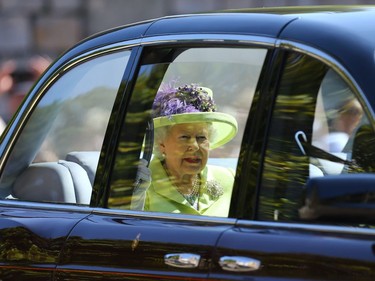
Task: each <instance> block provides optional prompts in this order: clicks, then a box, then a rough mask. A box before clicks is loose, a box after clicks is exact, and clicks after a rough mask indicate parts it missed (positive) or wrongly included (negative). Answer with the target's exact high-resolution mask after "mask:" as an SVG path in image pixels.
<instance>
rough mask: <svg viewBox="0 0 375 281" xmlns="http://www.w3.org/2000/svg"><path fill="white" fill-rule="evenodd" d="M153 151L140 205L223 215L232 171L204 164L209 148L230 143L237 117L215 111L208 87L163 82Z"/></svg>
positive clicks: (157, 101)
mask: <svg viewBox="0 0 375 281" xmlns="http://www.w3.org/2000/svg"><path fill="white" fill-rule="evenodd" d="M153 118H154V129H155V139H154V147H155V151H156V153H155V155H156V157H154V159H153V160H152V161H151V163H150V166H149V168H150V170H151V175H152V182H151V185H150V187H149V188H148V190H147V193H146V200H145V205H144V209H145V210H148V211H160V212H171V213H184V214H196V215H199V214H201V215H211V216H224V217H226V216H228V211H229V206H230V199H231V193H232V187H233V182H234V171H232V170H230V169H228V168H223V167H216V166H210V165H207V160H208V156H209V150H210V149H214V148H217V147H219V146H221V145H223V144H225V143H227V142H228V141H230V140H231V139H232V138H233V137H234V136H235V135H236V133H237V122H236V120H235V119H234V118H233V117H232V116H230V115H228V114H224V113H220V112H216V105H215V103H214V100H213V98H212V91H211V90H210V89H208V88H204V87H199V86H197V85H194V84H193V85H186V86H184V87H178V88H173V87H170V86H168V85H162V86H161V88H160V89H159V91H158V93H157V95H156V97H155V101H154V104H153Z"/></svg>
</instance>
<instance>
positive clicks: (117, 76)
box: [0, 51, 130, 204]
mask: <svg viewBox="0 0 375 281" xmlns="http://www.w3.org/2000/svg"><path fill="white" fill-rule="evenodd" d="M129 55H130V52H129V51H126V52H118V53H113V54H110V55H104V56H100V57H97V58H95V59H91V60H89V61H86V62H83V63H81V64H79V65H77V66H76V67H74V68H72V69H70V70H69V71H67V72H66V73H65V74H64V75H63V76H61V78H59V79H58V80H57V81H56V82H55V83H54V84H53V85H52V86H51V87H50V88H49V90H48V91H47V92H46V93H45V95H44V96H43V97H42V99H41V100H40V101H39V103H38V105H37V106H36V108H35V110H34V112H33V113H32V115H31V117H30V118H29V120H28V122H27V124H26V126H25V128H24V129H23V131H22V133H21V135H20V137H19V139H18V141H17V143H16V145H15V147H14V149H13V151H12V153H11V156H10V159H9V161H8V163H7V165H6V167H5V170H4V173H3V175H2V178H1V182H0V190H1V194H2V197H6V198H10V199H20V200H31V201H52V202H67V203H82V204H89V201H90V196H91V185H92V183H93V180H94V176H95V172H96V167H97V161H98V157H99V152H100V149H101V146H102V142H103V139H104V135H105V130H106V128H107V123H108V120H109V116H110V114H111V110H112V106H113V103H114V100H115V97H116V93H117V91H118V88H119V85H120V82H121V79H122V76H123V73H124V69H125V67H126V64H127V61H128V59H129Z"/></svg>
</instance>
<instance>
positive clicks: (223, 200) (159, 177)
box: [144, 159, 234, 217]
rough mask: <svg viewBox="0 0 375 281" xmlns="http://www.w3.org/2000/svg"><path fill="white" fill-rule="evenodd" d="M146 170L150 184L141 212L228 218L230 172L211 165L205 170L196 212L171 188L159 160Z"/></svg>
mask: <svg viewBox="0 0 375 281" xmlns="http://www.w3.org/2000/svg"><path fill="white" fill-rule="evenodd" d="M149 168H150V170H151V176H152V181H151V185H150V187H149V189H148V190H147V194H146V201H145V208H144V210H146V211H154V212H165V213H182V214H192V215H207V216H217V217H227V216H228V212H229V207H230V200H231V196H232V188H233V183H234V173H233V171H232V170H231V169H228V168H223V167H218V166H210V165H207V166H206V167H205V169H204V170H203V171H202V172H201V175H200V176H201V179H202V182H203V186H204V188H201V191H200V196H199V203H198V205H199V210H196V209H194V208H193V207H192V206H191V205H190V203H189V202H188V201H187V200H186V199H185V198H184V197H183V196H182V195H181V194H180V193H179V192H178V191H177V189H176V188H175V187H174V186H173V185H172V183H171V182H170V180H169V178H168V175H167V174H166V171H165V170H164V167H163V165H162V164H161V162H160V160H159V159H154V160H152V161H151V163H150V166H149ZM207 187H211V190H212V191H209V190H208V189H209V188H207ZM217 187H219V188H217ZM220 190H221V191H222V195H220V196H218V195H217V192H220Z"/></svg>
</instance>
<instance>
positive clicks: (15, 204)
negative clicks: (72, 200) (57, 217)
mask: <svg viewBox="0 0 375 281" xmlns="http://www.w3.org/2000/svg"><path fill="white" fill-rule="evenodd" d="M0 207H1V208H20V209H28V210H46V211H62V212H74V213H86V214H87V215H89V214H91V213H92V211H93V208H91V207H89V206H86V205H77V204H64V203H53V202H48V203H47V202H45V203H44V202H32V201H21V200H17V199H2V200H0Z"/></svg>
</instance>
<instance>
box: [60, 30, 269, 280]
mask: <svg viewBox="0 0 375 281" xmlns="http://www.w3.org/2000/svg"><path fill="white" fill-rule="evenodd" d="M242 40H243V39H242ZM258 40H261V38H258ZM269 41H270V39H269V38H268V39H267V42H268V43H264V44H261V45H260V46H257V45H255V44H254V45H253V44H252V43H251V42H248V43H247V44H244V45H240V44H239V45H229V44H222V45H216V44H213V43H207V42H204V41H201V42H200V43H198V44H197V42H195V44H194V45H193V46H192V45H190V44H189V41H186V40H184V38H180V37H179V39H178V40H174V43H173V44H165V42H161V43H163V44H162V45H161V46H159V44H158V40H155V39H154V40H152V44H151V45H148V46H145V47H143V48H142V52H140V64H139V65H138V66H137V67H136V69H135V71H134V78H132V79H130V80H129V81H130V82H129V86H128V88H127V91H126V92H125V95H126V96H127V98H126V100H128V104H126V105H125V107H124V110H126V111H125V112H124V118H123V122H122V124H120V125H119V127H118V129H117V130H118V132H119V139H118V140H114V139H111V140H110V141H111V142H110V143H109V142H108V150H107V151H111V150H110V149H111V148H113V147H112V146H110V145H109V144H113V143H116V146H115V149H114V151H113V152H112V153H114V157H113V159H114V162H113V166H112V163H109V166H107V167H105V163H104V162H103V165H104V166H103V167H101V165H102V164H101V163H102V162H100V163H99V167H98V170H101V169H103V170H110V169H111V171H112V173H111V176H110V177H108V181H109V187H110V189H108V190H101V189H97V190H96V191H95V190H94V198H93V200H94V202H96V204H98V207H97V208H95V209H94V210H93V212H92V213H91V214H90V216H88V217H86V218H85V219H83V220H82V221H80V222H79V223H78V224H77V226H75V227H74V229H73V230H72V232H71V233H70V235H69V238H68V240H67V242H66V243H65V246H64V251H63V255H62V259H61V264H60V265H59V266H58V278H61V279H62V280H66V279H69V278H70V279H85V278H86V279H90V280H93V279H95V280H120V279H121V280H124V279H129V280H130V279H132V280H133V279H135V280H170V279H173V280H186V279H189V280H191V279H192V280H201V279H207V278H208V274H209V271H210V268H211V266H212V257H213V256H214V249H215V245H216V243H217V241H218V239H219V237H220V236H221V235H222V233H225V232H226V231H228V230H229V229H231V228H233V227H234V225H235V221H236V219H235V218H231V217H228V215H225V216H219V215H216V216H215V214H210V215H204V214H203V215H194V214H186V213H181V212H178V211H177V210H176V211H175V212H172V213H170V212H165V211H163V210H160V211H152V212H151V211H143V210H142V209H141V210H131V201H132V196H133V195H132V194H133V189H134V185H135V181H136V175H137V173H138V164H139V163H140V158H143V159H145V160H147V161H150V160H151V159H152V158H153V157H156V156H155V155H154V153H153V150H152V146H153V142H152V136H151V133H152V132H153V130H152V129H150V128H149V127H148V124H150V122H149V121H150V112H151V106H152V103H153V102H154V98H155V94H156V92H157V91H158V88H159V86H160V85H162V84H163V83H169V84H174V85H175V86H179V85H185V84H191V83H197V84H199V85H200V86H202V87H208V88H210V89H211V90H212V92H213V96H214V98H215V101H216V103H217V106H218V108H220V110H222V111H223V112H227V113H228V114H231V115H233V116H235V118H236V119H237V122H238V133H237V136H236V137H235V138H234V139H233V140H232V141H231V142H229V143H228V144H226V145H224V146H223V147H221V148H220V149H218V150H216V151H214V150H213V151H211V152H210V157H209V162H210V164H212V165H220V166H222V167H225V168H226V169H230V170H231V171H233V172H234V171H235V170H236V167H237V162H238V161H239V158H240V155H239V149H240V143H241V141H242V138H243V136H244V127H245V126H244V124H245V123H246V120H247V118H248V112H249V109H250V107H251V106H252V104H253V96H254V94H255V92H256V90H257V85H258V81H259V80H262V79H263V77H262V75H261V73H262V71H263V68H264V65H265V64H266V61H267V54H268V52H269V51H268V49H267V48H266V47H265V46H268V48H270V47H272V45H270V43H269ZM257 42H259V41H257ZM232 44H233V43H232ZM233 96H238V98H235V99H233ZM150 137H151V143H150ZM102 153H103V152H102ZM111 157H112V156H111V155H103V157H102V158H101V159H110V158H111ZM96 181H102V182H103V181H107V179H102V178H99V179H98V178H96ZM103 202H104V203H103Z"/></svg>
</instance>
